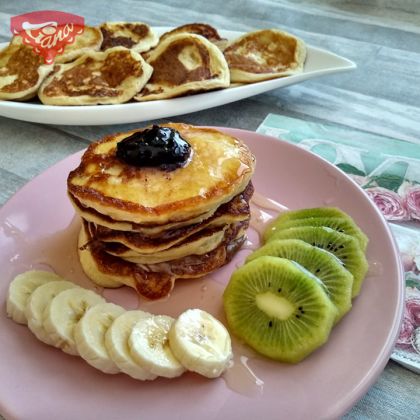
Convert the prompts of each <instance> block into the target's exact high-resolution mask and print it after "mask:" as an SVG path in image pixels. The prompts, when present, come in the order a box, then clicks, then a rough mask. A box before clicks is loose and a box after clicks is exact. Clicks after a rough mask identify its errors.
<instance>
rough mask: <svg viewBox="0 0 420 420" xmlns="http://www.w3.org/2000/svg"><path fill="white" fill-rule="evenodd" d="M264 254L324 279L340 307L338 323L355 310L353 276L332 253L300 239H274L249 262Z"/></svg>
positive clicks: (326, 288) (324, 283)
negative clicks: (352, 305)
mask: <svg viewBox="0 0 420 420" xmlns="http://www.w3.org/2000/svg"><path fill="white" fill-rule="evenodd" d="M263 255H271V256H273V257H280V258H287V259H288V260H292V261H295V262H297V263H298V264H299V265H300V266H302V267H303V268H305V269H306V270H308V271H309V272H310V273H311V274H312V275H314V276H316V277H317V278H319V280H321V282H322V284H323V285H324V287H325V290H326V292H327V295H328V297H329V298H330V299H331V301H332V303H333V304H334V305H335V306H336V308H337V316H336V318H335V322H336V323H337V322H338V321H339V320H340V319H341V318H342V317H343V316H344V315H345V314H346V313H347V312H348V311H349V310H350V308H351V297H352V286H353V276H352V274H350V272H349V271H348V270H346V269H345V268H344V267H343V265H342V263H341V261H340V260H339V259H338V258H337V257H336V256H335V255H334V254H331V252H328V251H325V250H323V249H321V248H317V247H315V246H312V245H310V244H308V243H306V242H304V241H301V240H299V239H283V240H279V239H276V240H272V241H270V242H268V243H267V244H265V245H264V246H262V247H261V248H259V249H258V250H257V251H255V252H253V253H252V254H251V255H249V256H248V257H247V259H246V261H245V262H249V261H253V260H255V259H256V258H259V257H261V256H263Z"/></svg>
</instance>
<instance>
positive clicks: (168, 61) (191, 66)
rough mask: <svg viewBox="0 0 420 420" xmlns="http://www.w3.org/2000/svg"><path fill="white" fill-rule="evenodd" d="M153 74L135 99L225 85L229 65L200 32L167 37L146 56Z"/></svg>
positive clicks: (227, 79) (146, 99)
mask: <svg viewBox="0 0 420 420" xmlns="http://www.w3.org/2000/svg"><path fill="white" fill-rule="evenodd" d="M147 62H148V63H149V64H150V65H151V66H152V67H153V74H152V77H151V78H150V80H149V82H148V83H147V84H146V86H145V87H144V89H143V90H142V91H140V92H139V93H138V95H136V96H135V97H134V99H136V100H138V101H151V100H156V99H165V98H174V97H176V96H181V95H186V94H190V93H194V92H202V91H208V90H213V89H220V88H225V87H228V86H229V83H230V79H229V68H228V65H227V63H226V60H225V58H224V56H223V53H222V52H221V51H220V50H219V48H217V47H216V46H215V45H214V44H212V43H211V42H210V41H208V40H207V39H206V38H204V37H202V36H201V35H194V34H176V35H172V36H169V37H167V38H166V39H164V40H163V41H162V42H160V43H159V44H158V46H157V47H156V48H155V49H154V50H152V51H151V52H150V53H149V54H148V55H147Z"/></svg>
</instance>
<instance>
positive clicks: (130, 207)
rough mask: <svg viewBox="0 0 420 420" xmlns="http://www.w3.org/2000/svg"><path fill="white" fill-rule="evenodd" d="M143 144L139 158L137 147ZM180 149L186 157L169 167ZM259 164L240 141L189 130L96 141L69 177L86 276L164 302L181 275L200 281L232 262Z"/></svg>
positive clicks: (179, 127) (177, 127)
mask: <svg viewBox="0 0 420 420" xmlns="http://www.w3.org/2000/svg"><path fill="white" fill-rule="evenodd" d="M162 136H163V137H162ZM177 140H179V141H180V142H181V143H179V142H178V143H177ZM184 140H185V141H186V143H185V142H184ZM159 142H160V143H159ZM158 143H159V144H158ZM145 145H147V147H146V148H145V150H144V151H143V152H144V153H143V154H141V153H140V154H139V152H138V150H136V147H140V149H141V148H142V147H144V146H145ZM174 150H175V151H177V152H178V154H179V152H180V151H181V152H182V153H181V155H182V159H183V160H181V161H179V162H178V163H174V162H170V163H162V161H161V157H162V156H165V154H166V156H168V153H169V155H170V153H172V152H173V151H174ZM140 155H141V156H140ZM139 156H140V157H142V158H143V160H142V161H141V162H140V163H139V161H137V163H136V159H138V158H139ZM159 160H160V162H159ZM127 162H128V163H127ZM151 165H155V166H151ZM254 166H255V158H254V156H253V155H252V153H251V152H250V151H249V149H248V148H247V147H246V146H245V145H244V144H243V143H242V142H241V141H240V140H238V139H236V138H234V137H231V136H229V135H227V134H224V133H222V132H219V131H217V130H214V129H209V128H202V127H193V126H189V125H186V124H165V125H162V126H160V127H157V126H153V128H147V129H142V130H136V131H132V132H129V133H121V134H117V135H112V136H108V137H105V138H104V139H102V140H101V141H99V142H97V143H93V144H91V145H90V147H89V148H88V149H87V151H86V152H85V154H84V155H83V157H82V160H81V163H80V165H79V166H78V167H77V168H76V169H75V170H73V171H72V172H70V174H69V177H68V193H69V197H70V199H71V201H72V203H73V205H74V207H75V209H76V211H77V212H78V214H79V215H80V216H81V217H82V221H83V223H82V229H81V232H80V236H79V257H80V262H81V264H82V267H83V269H84V271H85V273H86V275H87V276H88V277H89V278H91V280H92V281H94V282H95V283H97V284H99V285H101V286H104V287H119V286H121V285H123V284H125V285H128V286H130V287H133V288H135V289H136V290H137V291H138V293H139V294H141V295H143V296H145V297H147V298H149V299H158V298H161V297H164V296H166V295H167V294H168V293H169V292H170V291H171V290H172V288H173V286H174V282H175V280H176V279H177V278H197V277H201V276H204V275H206V274H208V273H210V272H211V271H213V270H215V269H217V268H218V267H220V266H222V265H223V264H225V263H227V262H228V261H229V260H230V259H231V258H232V256H233V255H234V253H235V252H236V251H237V250H238V249H239V248H240V246H241V245H242V243H243V242H244V240H245V234H246V229H247V227H248V224H249V218H250V210H249V200H250V198H251V196H252V193H253V187H252V184H251V181H250V180H251V176H252V174H253V171H254Z"/></svg>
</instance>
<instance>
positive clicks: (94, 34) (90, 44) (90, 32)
mask: <svg viewBox="0 0 420 420" xmlns="http://www.w3.org/2000/svg"><path fill="white" fill-rule="evenodd" d="M101 44H102V33H101V31H100V30H99V29H98V28H95V27H92V26H85V27H84V28H83V32H82V33H81V34H80V35H76V37H75V39H74V42H72V43H71V44H67V45H66V46H65V47H64V51H63V52H62V53H61V54H58V55H57V56H56V57H55V60H54V62H55V63H68V62H70V61H73V60H75V59H76V58H79V57H80V56H82V55H83V54H84V53H86V52H88V51H99V49H100V48H101Z"/></svg>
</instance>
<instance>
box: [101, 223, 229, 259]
mask: <svg viewBox="0 0 420 420" xmlns="http://www.w3.org/2000/svg"><path fill="white" fill-rule="evenodd" d="M226 228H227V225H225V226H218V227H213V228H208V229H202V230H201V231H200V232H198V233H196V234H194V235H192V236H190V237H188V238H187V239H186V240H185V241H183V242H181V243H179V244H176V245H174V246H171V247H169V248H167V249H164V250H161V251H158V252H149V253H138V252H136V251H133V250H131V249H130V248H127V247H126V246H124V245H119V244H115V243H112V242H111V243H104V249H105V251H106V252H108V253H109V254H111V255H115V256H117V257H120V258H122V259H124V260H126V261H130V262H134V263H136V264H156V263H161V262H167V261H171V260H176V259H179V258H184V257H187V256H188V255H203V254H205V253H207V252H210V251H212V250H213V249H215V248H216V247H217V246H219V245H220V243H221V242H222V240H223V238H224V233H225V230H226Z"/></svg>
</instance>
